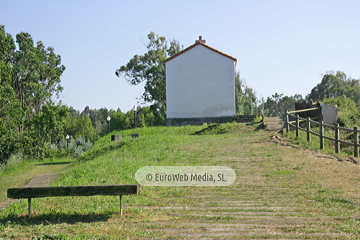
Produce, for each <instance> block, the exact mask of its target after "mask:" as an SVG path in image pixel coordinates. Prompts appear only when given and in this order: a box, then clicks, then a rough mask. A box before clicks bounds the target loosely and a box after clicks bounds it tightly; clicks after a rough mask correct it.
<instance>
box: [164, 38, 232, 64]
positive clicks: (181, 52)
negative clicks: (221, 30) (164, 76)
mask: <svg viewBox="0 0 360 240" xmlns="http://www.w3.org/2000/svg"><path fill="white" fill-rule="evenodd" d="M198 45H202V46H204V47H206V48H208V49H210V50H212V51H214V52H217V53H219V54H221V55H223V56H225V57H228V58H230V59H232V60H234V61H235V62H237V59H236V58H234V57H232V56H230V55H228V54H226V53H223V52H221V51H219V50H217V49H215V48H213V47H210V46H209V45H207V44H205V43H203V42H201V41H197V42H195V43H194V44H193V45H190V46H189V47H187V48H185V49H184V50H182V51H180V52H178V53H177V54H175V55H173V56H171V57H169V58H167V59H165V60H164V61H163V63H167V62H168V61H170V60H172V59H174V58H176V57H178V56H180V55H182V54H183V53H185V52H187V51H189V50H191V49H193V48H194V47H196V46H198Z"/></svg>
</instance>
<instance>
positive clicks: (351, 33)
mask: <svg viewBox="0 0 360 240" xmlns="http://www.w3.org/2000/svg"><path fill="white" fill-rule="evenodd" d="M359 12H360V1H356V0H354V1H346V0H345V1H332V0H325V1H313V0H312V1H307V0H302V1H289V0H284V1H271V0H267V1H255V0H254V1H253V0H251V1H250V0H246V1H240V0H234V1H230V0H222V1H213V0H204V1H202V0H192V1H188V0H181V1H170V0H168V1H167V0H161V1H155V0H152V1H121V0H117V1H100V0H99V1H93V0H86V1H80V0H71V1H70V0H61V1H48V0H42V1H35V0H22V1H20V0H16V1H13V0H0V24H1V25H5V30H6V32H8V33H10V34H12V35H13V36H14V37H15V35H16V34H17V33H19V32H21V31H24V32H28V33H30V34H31V35H32V37H33V39H34V41H42V42H43V43H44V44H45V46H52V47H54V48H55V52H56V53H57V54H59V55H61V57H62V63H63V64H64V65H65V66H66V70H65V72H64V74H63V76H62V86H63V87H64V91H63V92H62V94H61V100H62V101H63V102H64V103H65V104H67V105H68V106H73V107H74V108H75V109H78V110H80V111H82V110H83V109H84V108H85V106H87V105H88V106H89V107H90V108H97V109H99V108H101V107H107V108H108V109H110V108H113V109H117V108H120V109H121V110H122V111H123V112H124V111H128V110H130V109H131V108H132V106H133V105H134V104H135V103H136V100H135V99H136V98H138V97H140V96H141V94H142V92H143V86H142V85H140V86H130V85H128V84H127V83H126V82H125V80H123V79H119V78H117V77H116V76H115V74H114V72H115V70H116V69H117V68H118V67H119V66H120V65H123V64H126V63H127V62H128V60H129V59H130V58H132V57H133V56H134V55H135V54H143V53H145V52H146V48H145V46H144V43H143V42H144V41H146V36H147V34H148V33H150V32H151V31H153V32H155V33H157V34H159V35H161V36H165V37H166V38H168V39H177V40H179V41H180V43H181V44H183V45H184V47H188V46H190V45H191V44H193V43H194V40H195V39H197V38H198V36H200V35H202V36H203V38H204V39H206V41H207V44H208V45H210V46H212V47H214V48H216V49H218V50H220V51H222V52H224V53H226V54H229V55H231V56H234V57H236V58H237V59H238V62H237V70H238V71H240V72H241V76H242V78H244V79H246V83H247V85H248V86H250V87H253V88H254V89H255V90H256V93H257V95H258V96H259V97H264V98H266V97H268V96H271V95H272V94H274V93H276V92H277V93H284V94H285V95H288V96H290V95H294V94H296V93H299V94H302V95H303V96H305V95H306V94H308V93H309V92H310V90H311V89H312V88H313V87H314V86H315V85H316V84H318V83H319V82H320V81H321V74H324V73H326V71H328V70H334V71H337V70H341V71H344V72H345V73H346V74H347V75H348V76H351V77H352V78H357V79H360V15H359Z"/></svg>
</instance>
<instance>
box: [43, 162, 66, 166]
mask: <svg viewBox="0 0 360 240" xmlns="http://www.w3.org/2000/svg"><path fill="white" fill-rule="evenodd" d="M70 163H72V162H47V163H39V164H36V165H37V166H44V165H64V164H70Z"/></svg>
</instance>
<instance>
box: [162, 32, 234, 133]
mask: <svg viewBox="0 0 360 240" xmlns="http://www.w3.org/2000/svg"><path fill="white" fill-rule="evenodd" d="M236 62H237V59H236V58H234V57H232V56H230V55H227V54H225V53H223V52H221V51H219V50H217V49H215V48H212V47H210V46H208V45H207V44H206V42H205V40H202V37H201V36H200V37H199V40H197V41H196V42H195V43H194V44H193V45H191V46H190V47H188V48H186V49H184V50H183V51H181V52H179V53H177V54H175V55H174V56H172V57H170V58H168V59H166V60H165V61H164V63H165V67H166V112H167V115H166V125H167V126H183V125H188V124H202V123H222V122H226V121H230V120H232V119H233V117H234V116H235V114H236V110H235V67H236Z"/></svg>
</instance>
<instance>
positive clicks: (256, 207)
mask: <svg viewBox="0 0 360 240" xmlns="http://www.w3.org/2000/svg"><path fill="white" fill-rule="evenodd" d="M204 127H205V126H187V127H153V128H142V129H136V130H126V131H122V132H119V134H122V136H123V139H122V140H121V141H118V142H110V135H107V136H105V137H103V138H101V139H99V140H98V141H97V142H96V143H95V144H94V146H93V147H92V148H91V149H90V150H88V151H87V152H86V153H85V154H84V155H82V157H81V158H80V159H78V160H75V161H73V162H71V163H69V164H61V163H62V162H68V161H69V160H67V159H60V160H56V161H49V162H43V163H39V162H33V163H22V164H23V165H21V164H20V166H23V167H22V168H21V167H17V168H14V169H16V170H9V171H7V172H4V173H2V174H1V175H0V180H1V181H5V179H14V178H17V176H22V175H27V176H28V177H29V176H30V175H31V174H30V173H29V172H32V175H34V174H35V173H39V172H41V173H42V172H44V171H47V172H60V173H61V174H60V176H59V178H57V179H56V180H55V181H54V182H53V183H52V185H53V186H74V185H98V184H128V183H129V184H130V183H136V180H135V172H136V171H137V170H138V169H139V168H140V167H143V166H228V167H231V168H233V169H234V170H235V171H236V174H237V179H236V182H234V183H233V184H232V185H230V186H224V187H150V186H149V187H147V186H143V187H142V193H141V195H139V196H125V197H124V215H122V216H121V215H120V214H119V199H118V198H117V197H113V196H93V197H56V198H39V199H34V200H33V213H34V215H35V216H34V217H33V218H32V219H27V218H26V211H27V201H26V200H22V201H21V202H20V203H14V204H12V205H11V206H10V207H7V208H5V209H4V210H3V211H1V212H0V239H1V238H4V239H24V238H34V239H118V238H120V239H128V238H131V239H143V238H204V237H209V238H214V237H215V238H216V237H217V238H221V239H223V238H227V237H228V238H242V239H244V238H321V239H322V238H338V239H341V238H344V239H348V238H357V237H359V230H358V229H359V220H358V219H359V218H358V216H359V206H360V201H359V200H358V199H360V198H359V197H360V193H359V191H357V185H358V182H359V180H360V178H359V169H358V166H357V165H354V164H351V163H349V162H346V161H343V162H341V161H338V160H339V157H334V156H332V155H327V154H325V153H321V152H314V151H309V150H304V149H301V148H299V147H297V145H295V144H294V143H293V142H291V141H290V140H286V139H283V138H282V137H281V136H277V135H276V134H275V133H274V132H268V131H263V130H255V129H258V125H256V124H254V125H246V124H235V123H232V124H222V125H220V127H218V128H214V129H212V130H209V131H203V132H201V134H195V133H197V132H199V131H201V130H202V129H203V128H204ZM134 131H136V132H134ZM132 133H139V134H140V137H139V138H132V137H131V134H132ZM112 134H114V133H112ZM44 163H53V164H47V165H46V164H45V165H40V164H44ZM44 166H46V167H48V168H46V169H45V168H44ZM24 168H25V169H24ZM26 169H28V170H29V171H27V170H26ZM20 179H22V180H21V181H16V180H11V181H10V180H7V182H6V186H8V187H11V186H21V184H23V183H24V181H25V178H24V179H23V178H21V177H20ZM6 188H7V187H6ZM4 189H5V188H4V187H3V188H2V189H1V191H2V192H3V191H5V190H4ZM1 196H2V199H4V195H1Z"/></svg>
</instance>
